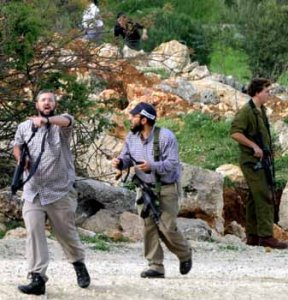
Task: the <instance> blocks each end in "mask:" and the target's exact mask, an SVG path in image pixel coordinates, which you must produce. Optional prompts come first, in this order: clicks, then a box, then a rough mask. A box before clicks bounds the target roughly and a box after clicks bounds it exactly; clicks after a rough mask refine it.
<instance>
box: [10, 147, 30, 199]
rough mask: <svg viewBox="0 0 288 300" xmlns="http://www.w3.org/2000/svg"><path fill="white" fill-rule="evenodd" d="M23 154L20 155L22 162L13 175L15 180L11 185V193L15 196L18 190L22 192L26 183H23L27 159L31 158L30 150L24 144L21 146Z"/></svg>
mask: <svg viewBox="0 0 288 300" xmlns="http://www.w3.org/2000/svg"><path fill="white" fill-rule="evenodd" d="M20 150H21V154H20V160H19V163H18V165H17V166H16V168H15V170H14V174H13V179H12V183H11V192H12V195H15V194H16V192H17V191H18V190H20V189H21V188H22V187H23V185H24V183H23V173H24V170H25V166H26V163H27V159H28V157H29V150H28V146H27V143H24V144H23V145H22V146H21V149H20Z"/></svg>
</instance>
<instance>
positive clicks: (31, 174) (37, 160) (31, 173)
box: [22, 127, 49, 186]
mask: <svg viewBox="0 0 288 300" xmlns="http://www.w3.org/2000/svg"><path fill="white" fill-rule="evenodd" d="M48 131H49V127H47V130H46V132H45V133H44V136H43V138H42V142H41V151H40V153H39V155H38V157H37V159H36V161H35V162H34V163H33V165H32V166H31V170H30V172H29V175H28V177H27V178H26V179H25V181H23V183H22V186H23V185H24V184H25V183H26V182H27V181H29V180H30V179H31V177H32V176H33V175H34V174H35V172H36V171H37V168H38V166H39V163H40V160H41V157H42V154H43V152H44V151H45V140H46V136H47V134H48ZM35 132H36V131H35ZM34 135H35V133H34ZM30 140H31V138H30V139H29V141H28V142H30ZM28 142H27V148H28Z"/></svg>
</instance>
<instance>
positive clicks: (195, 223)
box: [177, 218, 212, 241]
mask: <svg viewBox="0 0 288 300" xmlns="http://www.w3.org/2000/svg"><path fill="white" fill-rule="evenodd" d="M177 224H178V227H179V229H180V231H181V232H182V233H183V234H184V236H185V238H186V239H188V240H193V241H208V240H210V239H211V236H212V230H211V228H210V227H209V225H208V224H207V222H205V221H203V220H201V219H188V218H178V219H177Z"/></svg>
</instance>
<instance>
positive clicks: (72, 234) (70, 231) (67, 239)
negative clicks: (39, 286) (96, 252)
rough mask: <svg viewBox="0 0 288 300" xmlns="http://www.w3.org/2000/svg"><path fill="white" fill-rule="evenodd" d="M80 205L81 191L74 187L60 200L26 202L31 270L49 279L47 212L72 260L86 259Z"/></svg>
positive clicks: (56, 234) (28, 252) (24, 216)
mask: <svg viewBox="0 0 288 300" xmlns="http://www.w3.org/2000/svg"><path fill="white" fill-rule="evenodd" d="M76 208H77V191H76V190H75V189H74V188H73V189H72V190H71V191H70V192H69V193H68V194H67V195H65V196H64V197H63V198H61V199H60V200H58V201H56V202H54V203H51V204H48V205H41V204H40V201H39V197H36V198H35V199H34V201H33V203H31V202H29V201H25V202H24V206H23V210H22V213H23V218H24V222H25V226H26V229H27V240H26V256H27V259H28V271H29V273H31V272H33V273H40V274H41V276H42V277H43V278H44V279H45V280H47V279H48V278H47V277H46V275H45V273H46V270H47V268H48V262H49V255H48V245H47V240H46V236H45V218H46V215H47V217H48V219H49V221H50V224H51V226H52V228H53V231H54V234H55V236H56V238H57V240H58V242H59V243H60V244H61V246H62V248H63V250H64V253H65V255H66V257H67V259H68V260H69V262H71V263H73V262H75V261H84V258H85V253H84V247H83V245H82V243H81V242H80V239H79V234H78V232H77V229H76V226H75V211H76Z"/></svg>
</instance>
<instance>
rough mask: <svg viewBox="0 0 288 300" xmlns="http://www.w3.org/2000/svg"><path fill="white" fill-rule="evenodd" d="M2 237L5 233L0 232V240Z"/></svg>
mask: <svg viewBox="0 0 288 300" xmlns="http://www.w3.org/2000/svg"><path fill="white" fill-rule="evenodd" d="M4 236H5V232H4V231H2V230H0V239H3V237H4Z"/></svg>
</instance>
